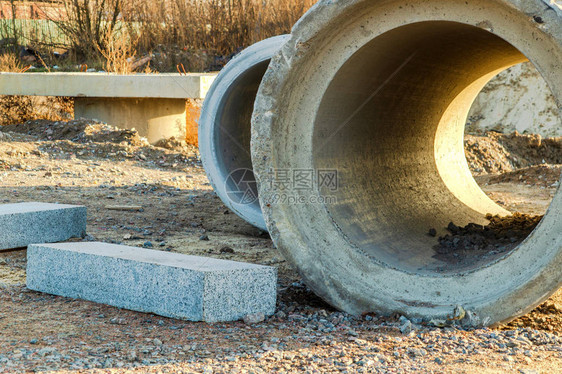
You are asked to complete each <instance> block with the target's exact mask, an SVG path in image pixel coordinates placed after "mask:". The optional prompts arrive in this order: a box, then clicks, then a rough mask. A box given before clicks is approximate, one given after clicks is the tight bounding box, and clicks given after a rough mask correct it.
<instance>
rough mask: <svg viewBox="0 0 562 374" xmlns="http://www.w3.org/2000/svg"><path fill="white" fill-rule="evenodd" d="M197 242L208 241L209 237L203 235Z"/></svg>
mask: <svg viewBox="0 0 562 374" xmlns="http://www.w3.org/2000/svg"><path fill="white" fill-rule="evenodd" d="M199 240H205V241H208V240H209V236H208V235H207V234H203V235H201V236H200V237H199Z"/></svg>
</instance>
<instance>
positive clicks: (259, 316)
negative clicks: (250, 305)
mask: <svg viewBox="0 0 562 374" xmlns="http://www.w3.org/2000/svg"><path fill="white" fill-rule="evenodd" d="M264 320H265V315H264V314H263V313H252V314H246V315H245V316H244V323H245V324H247V325H253V324H255V323H260V322H263V321H264Z"/></svg>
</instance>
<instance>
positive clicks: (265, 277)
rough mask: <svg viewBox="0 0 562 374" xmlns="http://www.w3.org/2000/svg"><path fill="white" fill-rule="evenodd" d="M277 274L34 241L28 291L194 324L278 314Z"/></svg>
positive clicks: (159, 254)
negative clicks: (276, 306)
mask: <svg viewBox="0 0 562 374" xmlns="http://www.w3.org/2000/svg"><path fill="white" fill-rule="evenodd" d="M276 282H277V277H276V270H275V269H274V268H271V267H267V266H261V265H254V264H247V263H241V262H234V261H226V260H218V259H214V258H210V257H199V256H188V255H182V254H178V253H168V252H163V251H155V250H150V249H145V248H136V247H129V246H123V245H115V244H107V243H100V242H85V243H62V244H33V245H30V246H29V247H28V250H27V287H28V288H30V289H32V290H36V291H41V292H46V293H50V294H54V295H60V296H66V297H72V298H79V299H85V300H90V301H95V302H98V303H103V304H108V305H112V306H116V307H119V308H125V309H131V310H136V311H141V312H148V313H154V314H158V315H162V316H165V317H172V318H179V319H186V320H190V321H206V322H220V321H236V320H239V319H241V318H243V317H244V316H246V315H249V314H255V313H262V314H264V315H272V314H273V313H274V312H275V300H276Z"/></svg>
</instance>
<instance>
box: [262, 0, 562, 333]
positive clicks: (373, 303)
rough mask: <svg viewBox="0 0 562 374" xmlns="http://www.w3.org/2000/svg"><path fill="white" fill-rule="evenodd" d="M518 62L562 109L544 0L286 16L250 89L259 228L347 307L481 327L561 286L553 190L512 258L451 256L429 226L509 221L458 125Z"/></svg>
mask: <svg viewBox="0 0 562 374" xmlns="http://www.w3.org/2000/svg"><path fill="white" fill-rule="evenodd" d="M527 60H530V61H531V62H532V63H533V64H534V65H535V66H536V67H537V69H538V71H539V72H540V73H541V75H542V76H543V78H544V79H545V81H546V82H547V84H548V86H549V87H550V90H551V91H552V93H553V95H554V97H555V99H556V100H557V104H558V105H559V108H561V109H562V74H561V72H562V12H561V11H560V9H559V8H557V6H556V5H555V4H553V3H550V2H549V1H545V2H543V1H541V0H525V1H521V0H462V1H460V0H451V1H443V0H420V1H404V0H384V1H382V0H381V1H374V0H349V1H332V0H320V1H319V2H318V3H317V4H316V5H315V6H314V7H312V8H311V10H309V11H308V12H307V14H306V15H305V16H304V17H303V18H301V19H300V20H299V22H297V24H296V25H295V26H294V27H293V29H292V33H291V38H290V39H289V40H288V41H287V42H286V43H285V44H284V45H283V47H282V49H281V50H280V51H279V53H278V54H276V55H275V56H274V57H273V58H272V59H271V62H270V64H269V68H268V70H267V72H266V74H265V75H264V77H263V79H262V84H261V86H260V89H259V92H258V95H257V97H256V102H255V105H254V113H253V116H252V164H253V167H254V171H255V175H256V178H257V180H258V187H259V199H260V202H261V206H262V207H263V215H264V218H265V221H266V223H267V227H268V229H269V233H270V235H271V237H272V239H273V241H274V243H275V244H276V247H277V248H278V249H279V250H280V251H281V252H282V253H283V255H284V256H285V258H287V260H289V261H290V262H292V263H293V265H295V267H296V268H297V269H298V270H299V272H300V273H301V275H302V276H303V279H304V280H305V282H306V283H307V285H308V286H310V287H311V288H312V289H313V290H314V291H315V292H316V293H317V294H318V295H319V296H321V297H322V298H324V299H325V300H327V301H328V302H330V303H331V304H332V305H334V306H336V307H338V308H340V309H342V310H345V311H347V312H350V313H353V314H362V313H366V312H372V311H374V312H377V313H380V314H392V313H395V312H398V313H401V314H405V315H407V316H410V317H416V318H423V319H426V320H427V321H431V320H434V322H435V321H439V323H441V321H442V323H447V321H452V320H457V319H458V320H460V319H462V320H463V321H462V322H461V323H465V322H466V323H468V324H469V325H489V324H493V323H497V322H500V321H505V320H509V319H512V318H514V317H516V316H519V315H521V314H523V313H525V312H527V311H529V310H530V309H531V308H533V307H534V306H536V305H537V304H539V303H540V302H542V301H543V300H545V299H546V298H547V297H548V296H549V295H550V294H552V293H553V292H554V291H556V290H557V289H558V287H560V286H561V285H562V189H561V188H559V189H558V192H557V193H556V195H555V196H554V199H553V201H552V202H551V205H550V207H549V209H548V211H547V213H546V214H545V216H544V218H543V219H542V220H541V222H540V224H539V225H538V226H537V227H536V229H535V230H534V231H533V232H532V233H531V234H529V235H528V236H527V238H526V239H525V240H524V241H523V242H521V243H520V244H519V245H518V246H517V247H515V248H513V249H512V250H510V251H506V252H502V253H495V252H494V251H491V252H488V253H484V255H483V256H481V257H476V256H475V257H465V258H464V259H463V261H457V260H446V259H443V258H441V257H439V256H437V255H436V251H435V249H434V246H435V245H437V244H438V238H437V237H434V236H431V235H428V229H430V228H434V229H436V230H437V233H438V235H445V234H446V232H447V231H446V229H445V227H447V225H448V223H449V222H451V221H453V222H454V223H456V224H457V225H460V226H464V225H467V224H469V223H472V222H475V223H481V224H487V223H488V222H489V221H487V220H486V219H485V218H484V217H485V214H486V213H493V214H501V215H503V214H506V211H505V210H504V209H503V208H502V207H500V206H498V205H496V204H495V203H494V202H493V201H492V200H490V199H489V198H488V197H487V196H486V195H485V194H484V193H483V192H482V191H481V190H480V188H479V186H478V185H477V184H476V182H475V181H474V179H473V178H472V176H471V174H470V170H469V168H468V165H467V162H466V159H465V156H464V148H463V134H464V126H465V123H466V117H467V114H468V111H469V109H470V106H471V104H472V102H473V100H474V98H475V97H476V95H477V94H478V92H479V91H480V90H481V88H482V87H483V86H484V85H485V84H486V82H488V81H489V80H490V79H491V78H492V77H493V76H494V75H495V74H497V73H499V72H500V71H502V70H504V69H506V68H508V67H510V66H513V65H515V64H518V63H521V62H523V61H527ZM281 186H282V187H283V195H284V196H286V197H287V198H286V199H285V200H284V201H285V202H284V201H283V200H279V199H278V198H277V197H278V194H279V191H280V189H281ZM465 259H466V261H465ZM463 317H464V318H463Z"/></svg>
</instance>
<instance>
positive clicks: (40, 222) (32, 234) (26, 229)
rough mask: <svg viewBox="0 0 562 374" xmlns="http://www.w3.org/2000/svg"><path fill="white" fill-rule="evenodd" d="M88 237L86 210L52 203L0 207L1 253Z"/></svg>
mask: <svg viewBox="0 0 562 374" xmlns="http://www.w3.org/2000/svg"><path fill="white" fill-rule="evenodd" d="M85 235H86V207H84V206H77V205H65V204H48V203H37V202H29V203H17V204H3V205H0V249H10V248H20V247H25V246H27V245H28V244H32V243H52V242H59V241H63V240H67V239H70V238H82V237H84V236H85Z"/></svg>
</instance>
